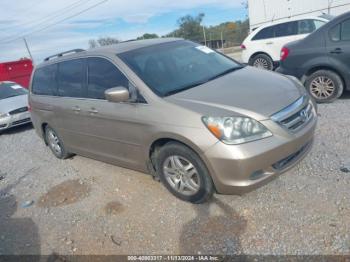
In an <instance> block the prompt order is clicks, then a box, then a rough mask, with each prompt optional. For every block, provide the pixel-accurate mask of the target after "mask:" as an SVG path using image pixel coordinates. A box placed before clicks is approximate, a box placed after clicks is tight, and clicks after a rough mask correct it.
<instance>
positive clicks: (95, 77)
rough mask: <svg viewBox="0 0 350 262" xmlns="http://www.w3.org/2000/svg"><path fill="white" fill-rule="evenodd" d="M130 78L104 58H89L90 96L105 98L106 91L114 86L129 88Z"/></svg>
mask: <svg viewBox="0 0 350 262" xmlns="http://www.w3.org/2000/svg"><path fill="white" fill-rule="evenodd" d="M128 82H129V81H128V79H127V78H126V77H125V76H124V75H123V74H122V73H121V72H120V71H119V70H118V68H117V67H116V66H115V65H114V64H112V63H111V62H109V61H108V60H106V59H104V58H88V97H89V98H94V99H105V95H104V92H105V91H106V90H107V89H109V88H112V87H118V86H123V87H125V88H128Z"/></svg>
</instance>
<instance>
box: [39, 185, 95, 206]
mask: <svg viewBox="0 0 350 262" xmlns="http://www.w3.org/2000/svg"><path fill="white" fill-rule="evenodd" d="M89 192H90V187H89V186H88V185H86V184H84V183H82V182H81V181H80V180H78V179H77V180H68V181H65V182H63V183H61V184H59V185H57V186H54V187H52V188H51V189H50V190H49V191H48V192H47V193H46V194H44V195H42V196H41V197H40V199H39V201H38V206H39V207H57V206H64V205H69V204H73V203H75V202H78V201H80V200H81V199H83V198H85V197H87V196H88V195H89Z"/></svg>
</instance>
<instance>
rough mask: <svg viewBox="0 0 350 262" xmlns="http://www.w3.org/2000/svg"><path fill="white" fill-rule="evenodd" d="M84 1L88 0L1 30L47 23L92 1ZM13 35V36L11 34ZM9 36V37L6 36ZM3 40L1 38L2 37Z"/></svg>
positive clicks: (80, 0)
mask: <svg viewBox="0 0 350 262" xmlns="http://www.w3.org/2000/svg"><path fill="white" fill-rule="evenodd" d="M84 1H86V0H79V1H76V2H74V3H72V4H70V5H68V6H66V7H64V8H62V9H59V10H57V11H55V12H52V13H50V14H48V15H46V16H44V17H42V18H40V19H33V20H30V21H29V22H26V23H21V24H17V25H12V26H10V27H7V28H1V31H9V30H11V29H14V28H17V27H22V26H23V27H25V26H28V25H30V24H33V25H34V27H37V26H39V25H42V24H44V23H45V21H50V20H52V19H53V18H57V17H60V16H61V15H62V14H66V12H67V11H68V10H72V9H75V8H76V7H79V5H80V4H86V3H88V2H90V1H91V0H87V1H86V2H85V3H84ZM11 37H12V36H11ZM6 38H7V37H6ZM0 40H1V39H0Z"/></svg>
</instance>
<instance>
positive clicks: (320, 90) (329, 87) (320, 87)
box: [310, 76, 335, 99]
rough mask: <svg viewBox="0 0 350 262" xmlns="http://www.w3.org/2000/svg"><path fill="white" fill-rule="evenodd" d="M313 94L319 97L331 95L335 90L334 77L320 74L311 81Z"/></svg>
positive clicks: (323, 97) (324, 97)
mask: <svg viewBox="0 0 350 262" xmlns="http://www.w3.org/2000/svg"><path fill="white" fill-rule="evenodd" d="M310 91H311V94H312V95H313V96H314V97H316V98H318V99H326V98H329V97H331V96H332V95H333V94H334V91H335V84H334V82H333V80H332V79H330V78H328V77H326V76H318V77H316V78H315V79H314V80H312V82H311V88H310Z"/></svg>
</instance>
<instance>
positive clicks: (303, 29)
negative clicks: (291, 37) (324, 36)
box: [298, 19, 316, 35]
mask: <svg viewBox="0 0 350 262" xmlns="http://www.w3.org/2000/svg"><path fill="white" fill-rule="evenodd" d="M314 21H316V20H311V19H306V20H300V21H298V34H299V35H303V34H310V33H312V32H313V31H315V30H316V25H315V23H314Z"/></svg>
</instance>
